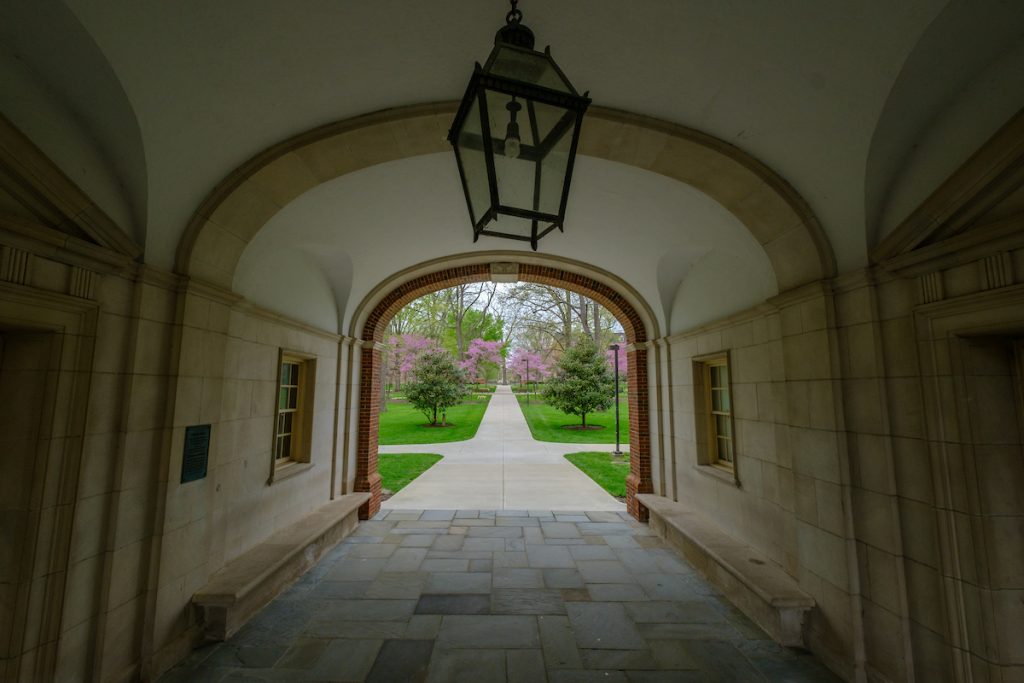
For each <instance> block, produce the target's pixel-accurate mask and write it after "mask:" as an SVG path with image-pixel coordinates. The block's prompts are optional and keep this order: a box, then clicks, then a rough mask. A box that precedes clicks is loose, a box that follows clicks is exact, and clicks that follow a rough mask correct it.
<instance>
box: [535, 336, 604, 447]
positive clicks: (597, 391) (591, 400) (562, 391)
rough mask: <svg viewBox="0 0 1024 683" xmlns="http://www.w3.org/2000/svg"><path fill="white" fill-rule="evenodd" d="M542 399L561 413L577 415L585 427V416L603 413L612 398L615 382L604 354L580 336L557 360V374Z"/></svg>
mask: <svg viewBox="0 0 1024 683" xmlns="http://www.w3.org/2000/svg"><path fill="white" fill-rule="evenodd" d="M542 394H543V396H544V400H545V401H547V402H548V404H550V405H552V406H554V407H555V408H557V409H558V410H561V411H562V412H563V413H567V414H569V415H579V416H580V418H581V420H582V422H581V426H582V427H583V428H584V429H585V428H586V426H587V413H592V412H594V411H595V410H607V409H608V408H609V407H610V406H611V405H612V402H613V400H614V398H615V396H614V394H615V380H614V378H613V377H612V373H611V371H610V369H609V367H608V361H607V360H606V359H605V357H604V354H602V353H601V352H600V351H598V349H597V347H596V346H594V342H593V340H591V339H589V338H586V337H584V338H583V339H581V340H580V341H579V343H577V344H576V345H575V346H573V347H570V348H569V349H568V350H567V351H566V352H565V353H564V354H563V355H562V358H561V360H559V361H558V372H557V373H556V374H555V375H554V376H553V377H552V378H551V379H549V380H548V382H547V384H546V385H545V386H544V390H543V392H542Z"/></svg>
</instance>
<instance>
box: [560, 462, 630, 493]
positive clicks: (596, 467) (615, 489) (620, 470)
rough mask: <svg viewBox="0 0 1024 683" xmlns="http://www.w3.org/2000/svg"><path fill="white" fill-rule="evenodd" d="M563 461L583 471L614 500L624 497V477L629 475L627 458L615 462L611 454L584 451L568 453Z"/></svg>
mask: <svg viewBox="0 0 1024 683" xmlns="http://www.w3.org/2000/svg"><path fill="white" fill-rule="evenodd" d="M565 459H566V460H568V461H569V462H571V463H572V464H573V465H576V467H578V468H580V469H581V470H582V471H583V474H585V475H587V476H588V477H590V478H591V479H593V480H594V481H596V482H597V485H598V486H600V487H601V488H603V489H604V490H605V491H607V492H608V493H610V494H611V495H613V496H615V497H616V498H625V497H626V475H628V474H629V456H628V455H625V456H623V460H622V461H621V462H616V461H615V460H614V459H613V456H612V454H611V453H598V452H594V451H586V452H583V453H568V454H566V456H565Z"/></svg>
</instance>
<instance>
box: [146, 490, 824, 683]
mask: <svg viewBox="0 0 1024 683" xmlns="http://www.w3.org/2000/svg"><path fill="white" fill-rule="evenodd" d="M162 680H163V682H164V683H185V682H188V683H197V682H204V681H209V682H215V683H220V682H222V681H223V682H225V683H226V682H229V681H230V682H232V683H238V682H242V681H364V680H366V681H382V682H383V681H386V682H388V683H394V682H399V681H424V680H425V681H431V682H433V681H438V682H440V681H467V682H472V683H487V682H489V681H524V682H526V683H541V682H543V681H551V682H552V683H563V682H564V683H569V682H577V681H601V682H602V683H613V682H625V681H635V682H641V681H723V682H725V681H729V682H733V681H760V682H764V681H829V682H832V681H837V680H838V679H836V678H835V677H834V676H833V675H832V674H830V673H829V672H828V671H827V670H826V669H825V668H824V667H823V666H822V665H821V664H820V663H819V662H818V661H817V660H816V659H815V658H814V657H812V656H811V655H807V654H800V653H797V652H795V651H792V650H787V649H786V648H782V647H780V646H778V645H776V644H775V643H774V642H772V641H771V640H769V639H768V638H767V636H765V634H764V633H763V632H762V631H761V630H760V629H758V628H757V626H755V625H754V624H753V623H752V622H750V621H749V620H748V619H746V618H745V617H744V616H743V615H742V614H741V613H740V612H738V611H737V610H736V609H734V608H733V607H731V606H730V605H729V604H728V603H727V602H726V601H725V600H724V599H722V598H721V597H720V596H719V595H718V594H716V592H715V591H714V590H713V589H712V588H711V587H710V586H709V585H708V584H707V583H706V582H705V581H704V580H703V579H701V578H700V576H699V575H697V574H696V573H695V572H694V571H693V569H692V568H691V567H690V566H689V565H688V564H686V563H685V562H684V561H681V560H680V559H679V557H678V556H677V555H676V554H675V553H674V552H673V551H672V550H670V549H668V548H667V547H665V546H664V545H663V544H662V542H661V540H660V539H659V538H657V537H656V536H654V535H652V532H651V531H650V529H649V528H648V527H647V525H645V524H639V523H637V522H636V521H634V520H632V519H631V518H630V517H629V516H628V515H626V514H625V513H616V512H588V513H582V512H554V513H552V512H527V511H514V510H502V511H497V512H495V511H476V510H460V511H454V510H427V511H411V510H390V511H389V510H384V511H381V513H380V514H379V515H378V516H377V517H376V518H374V520H371V521H368V522H363V523H362V524H360V526H359V527H358V529H357V530H356V532H355V534H354V535H353V536H351V537H349V538H347V539H346V540H344V541H343V542H342V543H341V544H339V545H338V546H337V547H336V548H334V549H333V550H332V551H331V552H330V553H328V555H327V556H325V557H324V559H323V560H322V561H321V562H320V563H319V564H318V565H317V566H316V567H314V568H313V569H312V570H311V571H309V572H308V573H307V574H306V575H305V576H303V577H302V578H301V579H300V580H299V581H298V582H297V583H296V584H295V585H294V586H292V588H291V589H289V590H288V591H287V592H285V593H284V594H282V595H281V596H280V597H279V598H278V599H277V600H275V601H274V602H273V603H271V604H270V605H269V606H268V607H266V608H265V609H264V610H263V611H262V612H260V613H259V614H258V615H257V616H256V617H254V618H253V619H252V621H250V622H249V623H248V624H247V625H246V626H245V627H244V628H243V629H242V630H241V631H240V632H239V633H238V634H236V635H235V636H234V637H233V638H231V639H230V640H229V641H227V642H225V643H220V644H217V645H212V646H208V647H205V648H203V649H201V650H198V651H196V652H195V653H193V654H192V655H191V656H190V657H189V658H188V659H187V660H186V662H184V663H183V664H182V665H181V666H180V667H178V668H177V669H175V670H173V671H171V672H169V673H168V674H167V675H166V676H165V677H164V678H163V679H162Z"/></svg>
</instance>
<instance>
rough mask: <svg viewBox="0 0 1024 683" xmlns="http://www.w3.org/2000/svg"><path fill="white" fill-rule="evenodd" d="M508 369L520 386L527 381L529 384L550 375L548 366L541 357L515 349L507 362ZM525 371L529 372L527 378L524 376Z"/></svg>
mask: <svg viewBox="0 0 1024 683" xmlns="http://www.w3.org/2000/svg"><path fill="white" fill-rule="evenodd" d="M509 369H510V370H511V371H512V372H514V373H515V374H516V375H517V376H518V377H519V383H520V384H522V383H523V382H525V381H527V379H529V381H531V382H536V381H540V380H543V379H545V378H547V377H548V376H550V374H551V370H550V369H549V368H548V364H547V363H546V362H545V361H544V358H543V356H541V355H540V354H539V353H536V352H534V351H527V350H526V349H516V351H515V353H513V354H512V360H511V361H510V362H509ZM527 369H529V371H530V375H529V377H527V375H526V371H527Z"/></svg>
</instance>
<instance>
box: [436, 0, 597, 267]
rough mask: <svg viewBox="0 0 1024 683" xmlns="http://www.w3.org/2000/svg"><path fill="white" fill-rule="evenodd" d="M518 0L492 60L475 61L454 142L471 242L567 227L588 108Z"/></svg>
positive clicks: (533, 238)
mask: <svg viewBox="0 0 1024 683" xmlns="http://www.w3.org/2000/svg"><path fill="white" fill-rule="evenodd" d="M515 4H516V3H515V0H513V2H512V11H511V12H509V13H508V15H507V17H506V26H505V27H503V28H502V29H501V30H499V31H498V34H497V35H496V36H495V39H494V49H493V50H492V51H491V54H490V56H489V57H488V58H487V62H486V63H485V64H484V65H483V66H480V64H479V63H477V65H476V69H475V70H474V72H473V76H472V77H471V78H470V81H469V86H468V87H467V88H466V94H465V96H464V97H463V98H462V103H461V104H460V106H459V110H458V112H457V113H456V115H455V121H454V122H453V123H452V127H451V130H449V132H448V140H449V142H451V144H452V146H453V147H454V149H455V158H456V160H457V161H458V165H459V175H460V177H461V180H462V189H463V191H464V192H465V195H466V204H467V206H468V207H469V215H470V220H471V222H472V224H473V241H474V242H476V241H477V240H478V239H479V238H480V235H490V236H493V237H505V238H509V239H514V240H523V241H527V242H529V243H530V246H531V247H532V248H533V250H534V251H536V250H537V242H538V240H540V239H541V238H542V237H544V236H545V235H547V234H548V233H549V232H551V231H552V230H554V229H555V228H558V229H559V230H563V229H564V227H563V226H564V222H565V207H566V204H567V202H568V199H569V186H570V183H571V181H572V171H573V166H574V164H575V158H576V149H577V146H578V144H579V137H580V127H581V125H582V122H583V114H584V112H585V111H586V110H587V107H588V106H589V105H590V98H589V97H588V96H587V95H588V93H584V94H583V95H580V94H579V93H578V92H576V89H575V88H573V86H572V84H571V83H570V82H569V79H567V78H566V77H565V74H564V73H562V70H561V69H559V68H558V65H557V64H556V63H555V61H554V59H552V58H551V50H550V48H546V49H545V50H544V52H538V51H536V50H534V49H533V45H534V39H533V32H532V31H530V29H528V28H526V27H525V26H523V25H522V24H521V23H520V22H521V19H522V13H521V12H519V10H517V9H516V7H515Z"/></svg>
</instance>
